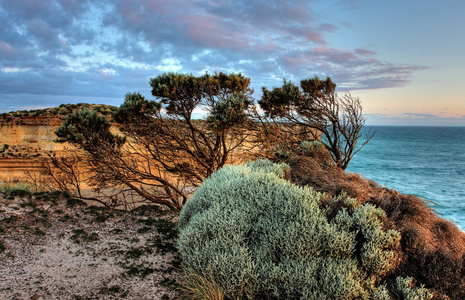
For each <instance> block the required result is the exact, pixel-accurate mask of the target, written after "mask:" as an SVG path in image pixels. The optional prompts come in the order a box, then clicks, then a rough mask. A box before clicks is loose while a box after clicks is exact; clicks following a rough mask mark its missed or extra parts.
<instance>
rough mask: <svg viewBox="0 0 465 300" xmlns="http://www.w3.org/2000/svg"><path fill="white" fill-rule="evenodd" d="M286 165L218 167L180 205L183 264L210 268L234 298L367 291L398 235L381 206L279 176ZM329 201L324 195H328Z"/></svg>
mask: <svg viewBox="0 0 465 300" xmlns="http://www.w3.org/2000/svg"><path fill="white" fill-rule="evenodd" d="M288 168H289V167H288V166H287V165H285V164H273V163H271V162H269V161H264V160H259V161H257V162H252V163H248V164H246V165H244V166H228V167H224V168H222V169H220V170H218V171H217V172H215V173H213V174H212V175H211V177H210V178H208V179H207V180H205V181H204V183H203V184H202V186H201V187H199V188H198V189H197V191H196V192H195V194H194V195H193V196H192V198H191V199H190V200H189V201H188V202H187V204H186V205H185V206H184V208H183V209H182V211H181V214H180V219H179V223H178V224H179V237H178V241H177V247H178V249H179V252H180V254H181V257H182V261H183V267H184V268H186V269H188V270H194V271H195V272H197V273H199V274H203V273H205V275H207V272H212V274H214V277H215V281H216V282H218V284H219V285H220V286H221V288H222V289H223V290H224V291H225V293H226V295H227V296H228V297H230V298H240V297H245V298H254V299H260V298H262V299H355V298H357V299H358V298H361V299H369V298H372V296H374V295H375V294H379V295H380V294H385V295H387V294H386V293H384V290H383V291H379V292H378V288H377V286H378V284H379V280H380V278H381V277H382V275H384V274H386V272H388V271H389V270H390V269H391V268H392V267H393V261H394V256H395V253H394V249H395V248H396V247H397V245H398V241H399V239H400V235H399V233H398V232H396V231H393V230H387V231H383V224H382V221H381V219H382V218H383V217H385V214H384V211H382V210H381V209H379V208H376V207H374V206H373V205H370V204H365V205H363V206H359V205H357V202H356V201H355V200H354V199H350V198H347V197H344V196H340V197H337V198H335V199H333V200H332V201H335V202H336V201H343V202H344V203H343V205H341V209H339V210H338V211H337V213H336V214H327V211H326V208H325V207H326V206H323V205H322V200H323V199H326V197H328V196H326V195H324V194H320V193H317V192H314V191H313V190H312V189H311V188H308V187H299V186H296V185H293V184H292V183H290V182H289V181H287V180H285V179H283V178H282V177H283V176H284V174H285V173H286V171H287V169H288ZM325 202H326V203H327V201H325Z"/></svg>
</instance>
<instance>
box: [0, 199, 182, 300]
mask: <svg viewBox="0 0 465 300" xmlns="http://www.w3.org/2000/svg"><path fill="white" fill-rule="evenodd" d="M176 220H177V217H176V216H175V215H174V214H173V213H171V212H169V211H163V210H161V209H159V208H157V207H155V206H152V207H147V206H143V207H139V208H138V209H136V210H134V211H132V212H124V211H111V210H108V209H104V208H98V207H89V206H87V205H85V204H84V203H83V202H81V201H76V200H73V199H63V198H62V197H61V195H57V194H55V195H53V194H42V195H40V194H39V195H35V196H32V197H30V196H27V195H21V196H15V197H11V196H10V197H9V198H7V197H6V196H0V299H120V298H123V299H177V298H178V296H179V293H178V292H177V290H176V281H177V280H178V279H179V278H180V275H181V272H180V271H179V260H178V258H177V253H176V249H175V248H174V238H175V235H176V231H175V222H176Z"/></svg>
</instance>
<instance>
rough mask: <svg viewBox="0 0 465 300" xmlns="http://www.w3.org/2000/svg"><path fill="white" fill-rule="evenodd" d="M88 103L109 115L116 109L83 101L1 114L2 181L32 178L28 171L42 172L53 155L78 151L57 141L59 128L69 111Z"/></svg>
mask: <svg viewBox="0 0 465 300" xmlns="http://www.w3.org/2000/svg"><path fill="white" fill-rule="evenodd" d="M86 107H88V108H93V109H97V110H99V111H100V112H101V113H102V114H104V115H105V117H107V118H108V119H110V118H111V111H113V110H115V109H116V107H112V106H107V105H94V104H85V103H81V104H68V105H61V106H60V107H54V108H49V109H42V110H33V111H18V112H11V113H5V114H0V181H4V182H9V181H12V182H15V181H24V180H28V179H29V178H28V176H27V175H26V172H29V173H30V174H31V175H33V176H40V174H41V171H42V170H43V164H44V163H45V162H47V161H48V160H49V155H52V154H53V153H56V154H59V155H65V156H66V155H67V154H70V153H72V152H73V151H75V148H74V147H72V146H71V145H69V144H67V143H57V142H55V140H56V138H57V137H56V135H55V130H56V129H57V128H58V127H59V126H61V125H62V124H63V120H64V119H65V117H66V115H69V114H71V113H72V112H73V111H75V110H77V109H80V108H86Z"/></svg>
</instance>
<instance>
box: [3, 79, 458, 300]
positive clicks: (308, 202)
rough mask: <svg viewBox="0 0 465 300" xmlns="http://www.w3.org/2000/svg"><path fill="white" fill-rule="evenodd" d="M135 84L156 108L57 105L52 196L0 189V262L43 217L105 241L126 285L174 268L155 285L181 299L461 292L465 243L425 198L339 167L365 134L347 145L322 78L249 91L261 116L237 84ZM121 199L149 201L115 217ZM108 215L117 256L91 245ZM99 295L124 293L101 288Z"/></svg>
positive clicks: (344, 119)
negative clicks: (146, 88) (58, 151)
mask: <svg viewBox="0 0 465 300" xmlns="http://www.w3.org/2000/svg"><path fill="white" fill-rule="evenodd" d="M150 84H151V87H152V95H153V96H155V97H156V98H157V100H158V101H155V100H148V99H146V98H145V97H144V96H142V95H141V94H139V93H128V94H127V95H126V96H125V101H124V103H123V104H122V105H121V106H120V107H119V108H115V109H111V112H108V111H106V110H104V112H102V111H98V110H95V109H92V106H89V107H74V108H73V110H71V111H68V109H67V108H66V111H67V113H66V114H65V116H64V118H63V123H62V126H60V128H58V130H57V131H56V135H57V136H58V139H59V141H60V142H64V143H69V144H71V145H74V146H75V148H76V149H77V150H76V151H75V152H73V154H72V155H67V156H59V155H54V154H52V155H50V161H49V164H48V165H47V168H46V173H45V174H44V175H43V177H42V179H43V180H44V181H46V182H48V188H49V189H58V190H60V192H59V193H55V194H48V193H44V192H43V191H36V190H32V189H28V190H27V189H26V187H24V188H22V187H20V186H18V187H14V186H11V185H10V186H9V185H6V184H0V189H1V188H2V187H3V190H0V191H3V193H5V195H6V196H5V198H6V200H5V199H3V200H5V201H9V200H11V201H13V200H14V201H22V200H17V199H18V198H21V199H29V200H26V201H24V202H21V203H20V204H19V205H16V204H11V203H8V204H7V206H8V207H9V208H8V209H7V210H4V211H0V213H1V214H3V215H2V220H1V223H0V224H1V225H2V228H1V232H0V233H1V236H0V255H4V256H7V254H8V253H12V251H11V249H12V246H11V244H12V239H11V235H10V233H12V232H13V231H14V232H19V230H23V229H25V231H24V232H26V233H27V234H30V235H32V236H34V238H35V239H45V238H47V237H48V236H49V233H48V230H47V228H50V227H48V226H49V225H51V226H52V227H53V226H54V224H55V223H56V222H55V220H51V218H50V214H49V211H48V209H49V208H48V207H52V208H53V212H54V215H55V216H58V215H59V217H57V218H55V219H58V221H59V223H60V224H62V223H63V224H71V223H72V224H79V226H74V227H72V228H68V229H69V230H68V231H67V232H68V233H69V234H68V235H66V234H64V233H63V234H64V236H63V237H65V238H66V240H67V241H68V240H69V241H70V242H71V243H72V244H73V245H75V246H84V245H88V246H87V248H92V247H96V244H97V242H98V243H104V242H105V243H107V244H106V245H108V247H107V248H105V251H106V252H102V253H107V254H106V255H109V254H111V256H112V257H113V258H111V260H114V259H115V260H116V261H117V262H118V264H119V266H120V267H121V268H122V269H123V270H124V276H127V277H128V278H130V277H133V276H136V277H138V278H140V280H142V281H144V280H147V278H153V276H155V274H156V273H157V272H161V273H163V274H165V273H166V274H172V273H175V272H178V271H179V270H180V268H182V272H183V274H180V273H176V274H177V275H176V276H177V277H176V279H177V282H178V283H176V284H173V282H174V280H175V279H173V277H170V276H165V277H164V279H162V281H163V282H168V283H169V285H170V286H177V287H179V285H180V289H181V290H182V291H183V294H184V296H186V297H188V298H189V299H419V300H421V299H461V298H464V297H465V279H464V278H465V262H464V260H465V234H464V233H463V232H462V231H460V229H458V228H457V226H455V225H454V224H453V223H451V222H449V221H446V220H444V219H442V218H440V217H438V216H437V215H436V214H435V212H434V211H433V210H432V209H431V208H430V207H429V206H428V204H427V203H426V202H425V201H424V200H422V199H420V198H418V197H415V196H412V195H402V194H400V193H398V192H397V191H395V190H390V189H387V188H384V187H381V186H380V185H378V184H377V183H376V182H373V181H370V180H368V179H364V178H361V177H360V176H359V175H357V174H353V173H347V172H345V171H344V170H345V169H346V167H347V165H348V164H349V162H350V160H351V159H352V158H353V155H354V154H355V153H357V151H359V150H360V149H361V147H363V146H364V145H366V143H368V142H369V141H370V139H371V138H372V137H373V134H374V133H371V132H369V133H368V134H367V136H366V139H365V140H364V141H363V142H362V143H361V144H358V143H357V141H358V140H359V139H360V138H361V137H362V134H361V129H362V127H363V126H364V123H365V118H364V117H363V115H362V107H361V104H360V100H359V99H358V98H355V97H352V96H351V95H350V94H344V95H343V96H342V97H339V96H338V95H337V94H336V93H335V87H336V85H335V84H334V83H333V82H332V81H331V79H330V78H327V79H326V80H320V79H319V78H317V77H314V78H310V79H305V80H302V81H301V84H300V88H299V87H297V86H295V85H294V84H292V83H291V82H287V81H284V84H283V86H282V87H277V88H273V89H272V90H268V89H266V88H264V89H263V95H262V97H261V99H260V100H259V101H257V102H258V104H259V105H260V107H259V108H260V109H257V108H258V107H257V106H255V101H254V99H253V98H252V96H251V95H252V90H251V89H250V87H249V85H250V79H249V78H246V77H244V76H243V75H241V74H223V73H215V74H208V73H207V74H205V75H203V76H193V75H185V74H175V73H168V74H162V75H160V76H157V77H155V78H152V79H151V81H150ZM61 109H65V106H63V107H62V108H61ZM198 110H202V111H204V112H205V116H204V117H203V119H196V118H195V113H196V112H197V111H198ZM260 112H263V113H260ZM112 124H113V125H114V126H112ZM115 129H116V130H115ZM13 147H14V146H13V145H6V144H5V145H3V147H2V148H1V149H2V151H4V152H8V151H9V150H11V149H12V148H13ZM85 186H86V187H90V188H92V191H93V192H94V194H93V195H89V194H85V193H84V189H85V188H84V187H85ZM22 190H24V191H23V192H21V191H22ZM135 196H137V197H139V198H138V199H142V200H143V201H145V202H144V203H150V204H152V205H150V206H141V207H139V208H137V206H138V205H139V204H140V203H139V204H134V203H133V205H132V206H126V207H125V208H126V209H127V210H129V212H123V211H120V210H118V209H117V208H121V207H122V206H121V204H122V202H125V201H126V200H127V199H134V197H135ZM89 200H95V201H96V202H97V203H98V204H100V207H93V206H90V207H88V206H87V203H89ZM44 201H45V202H44ZM47 201H50V202H47ZM5 203H6V202H5ZM34 203H36V204H34ZM57 203H59V205H57ZM141 203H142V202H141ZM10 204H11V205H10ZM48 204H50V206H47V205H48ZM10 206H11V207H10ZM33 206H34V208H32V207H33ZM102 206H103V207H102ZM15 207H16V208H15ZM27 207H31V208H32V210H30V211H29V210H28V214H27V217H23V215H21V217H18V216H16V215H15V214H17V212H18V211H22V209H23V208H27ZM45 208H47V209H45ZM37 209H38V210H37ZM74 210H76V211H77V213H76V214H75V213H74ZM160 210H162V211H163V213H161V211H160ZM65 211H66V213H65ZM72 212H73V213H72ZM29 213H30V215H29ZM141 216H142V218H140V217H141ZM178 216H179V221H178V222H176V220H177V217H178ZM80 218H82V220H80V221H82V222H84V223H82V222H78V220H79V219H80ZM129 219H131V220H132V222H130V221H128V220H129ZM23 220H29V221H28V222H26V223H27V224H25V223H22V222H23ZM117 220H125V221H124V222H126V223H125V224H131V225H130V227H128V228H130V229H128V232H129V231H130V236H131V237H130V238H129V239H130V240H128V241H127V242H128V243H125V244H124V245H123V247H122V248H118V249H116V248H114V245H113V243H114V241H108V240H104V236H105V235H104V234H101V232H105V233H107V234H109V235H110V233H111V236H117V235H119V234H122V232H124V231H125V230H126V227H124V226H115V224H116V223H115V222H116V221H117ZM41 222H42V223H41ZM31 224H34V225H33V226H31ZM105 224H112V225H111V226H112V228H111V229H110V228H106V227H104V225H105ZM23 225H24V226H28V227H24V226H23ZM136 225H137V226H136ZM21 226H23V227H21ZM128 226H129V225H128ZM9 228H10V229H9ZM11 228H13V229H11ZM96 228H98V230H97V229H96ZM15 230H16V231H15ZM152 232H154V233H156V234H154V235H153V236H148V234H150V233H152ZM175 240H176V243H175V242H174V241H175ZM141 241H142V242H141ZM89 245H91V246H92V247H91V246H89ZM87 248H86V250H82V249H81V250H79V251H90V250H89V249H87ZM86 253H88V252H86ZM89 253H90V252H89ZM159 255H162V256H165V255H168V256H170V257H172V258H173V259H172V260H171V261H170V263H169V266H168V267H166V265H165V267H164V268H161V267H159V266H155V265H153V264H150V262H149V261H150V260H149V258H150V257H155V256H159ZM178 258H180V259H181V260H179V259H178ZM102 263H103V262H102ZM175 270H177V271H175ZM159 281H160V280H159ZM157 282H158V281H157ZM160 282H161V281H160ZM100 292H101V293H109V294H113V295H116V296H118V297H121V298H125V297H130V296H128V295H131V291H130V290H126V289H125V288H124V287H123V286H122V285H121V284H116V283H115V284H112V285H110V283H109V284H108V285H107V286H104V287H101V290H100ZM177 293H179V291H177ZM105 295H106V294H105ZM177 295H179V294H177ZM164 297H165V298H166V299H168V298H167V297H169V296H168V295H166V296H164Z"/></svg>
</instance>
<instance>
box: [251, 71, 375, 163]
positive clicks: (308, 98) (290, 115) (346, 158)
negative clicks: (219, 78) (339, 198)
mask: <svg viewBox="0 0 465 300" xmlns="http://www.w3.org/2000/svg"><path fill="white" fill-rule="evenodd" d="M262 91H263V94H262V98H261V100H260V101H258V103H259V104H260V107H261V108H262V109H263V110H264V112H265V114H266V116H267V117H271V118H272V119H273V120H277V121H279V122H281V123H285V124H287V125H289V124H290V125H291V126H294V127H296V126H297V127H299V128H300V129H301V130H300V134H301V135H310V136H311V138H312V139H315V140H317V139H320V136H321V141H322V143H323V144H324V145H325V147H326V148H327V149H328V150H329V152H330V153H331V156H332V158H333V160H334V162H335V164H336V165H337V166H338V167H340V168H342V169H346V168H347V166H348V164H349V162H350V160H351V159H352V157H353V156H354V155H355V154H356V153H357V152H358V151H360V149H362V147H363V146H365V145H366V144H367V143H368V141H369V140H370V139H371V138H372V137H373V135H374V133H372V132H371V131H369V132H368V133H367V134H366V140H365V142H364V143H362V144H361V145H359V144H357V141H358V139H359V138H360V137H361V136H362V128H363V126H364V125H365V121H366V118H365V117H364V116H363V115H362V106H361V103H360V99H359V98H357V97H353V96H352V95H351V94H349V93H345V94H344V95H343V96H342V97H340V96H338V95H337V94H336V92H335V91H336V84H335V83H334V82H333V81H332V80H331V78H329V77H327V78H326V80H321V79H319V78H318V77H314V78H310V79H304V80H302V81H301V82H300V88H299V87H298V86H296V85H294V84H293V83H292V82H287V81H286V80H284V83H283V86H282V87H275V88H273V89H272V90H268V89H267V88H265V87H264V88H263V89H262ZM283 128H284V127H283Z"/></svg>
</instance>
